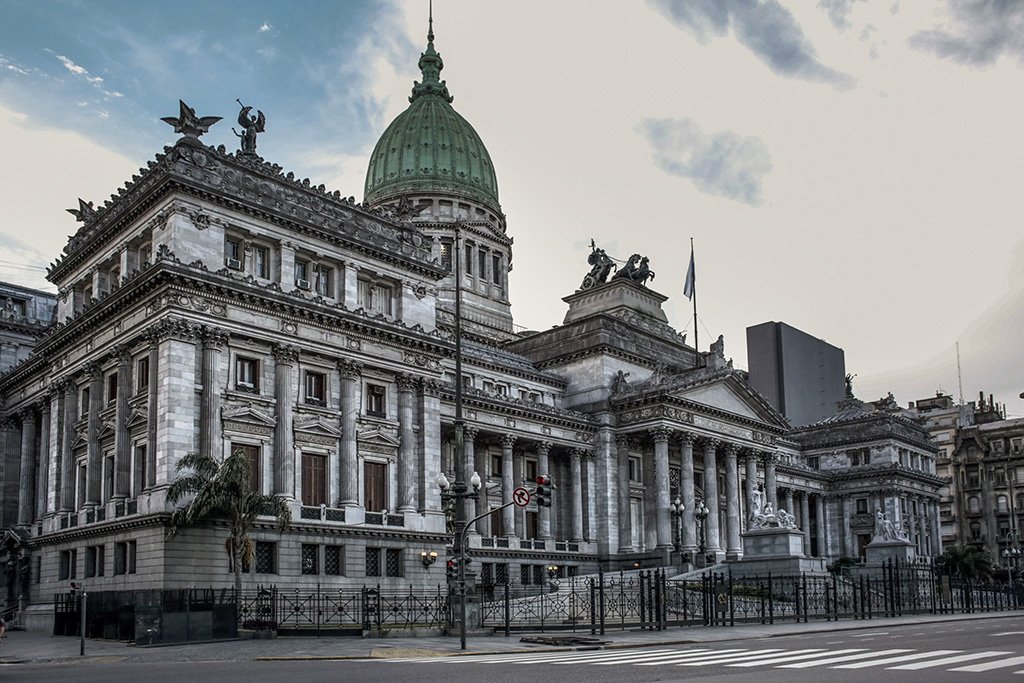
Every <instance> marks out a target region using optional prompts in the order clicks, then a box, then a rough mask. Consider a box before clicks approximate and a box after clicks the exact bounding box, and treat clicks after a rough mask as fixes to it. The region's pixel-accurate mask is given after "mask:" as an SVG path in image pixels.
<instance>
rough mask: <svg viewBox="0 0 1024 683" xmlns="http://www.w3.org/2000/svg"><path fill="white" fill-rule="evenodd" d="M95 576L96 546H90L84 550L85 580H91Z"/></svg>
mask: <svg viewBox="0 0 1024 683" xmlns="http://www.w3.org/2000/svg"><path fill="white" fill-rule="evenodd" d="M94 576H96V546H94V545H90V546H87V547H86V548H85V578H87V579H91V578H92V577H94Z"/></svg>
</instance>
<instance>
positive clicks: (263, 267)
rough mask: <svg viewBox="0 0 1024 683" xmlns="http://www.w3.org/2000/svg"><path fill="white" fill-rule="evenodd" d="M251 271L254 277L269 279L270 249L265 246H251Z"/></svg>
mask: <svg viewBox="0 0 1024 683" xmlns="http://www.w3.org/2000/svg"><path fill="white" fill-rule="evenodd" d="M252 272H253V275H255V276H256V277H260V278H263V279H264V280H269V279H270V250H269V249H267V248H266V247H253V248H252Z"/></svg>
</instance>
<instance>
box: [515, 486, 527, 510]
mask: <svg viewBox="0 0 1024 683" xmlns="http://www.w3.org/2000/svg"><path fill="white" fill-rule="evenodd" d="M512 502H513V503H515V504H516V506H518V507H521V508H524V507H526V505H527V504H528V503H529V502H530V492H529V491H527V490H526V489H524V488H523V487H522V486H519V487H517V488H516V489H515V490H514V491H513V492H512Z"/></svg>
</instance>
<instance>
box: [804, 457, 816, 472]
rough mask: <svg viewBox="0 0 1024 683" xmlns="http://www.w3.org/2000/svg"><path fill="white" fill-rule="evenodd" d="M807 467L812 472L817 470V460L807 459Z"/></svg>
mask: <svg viewBox="0 0 1024 683" xmlns="http://www.w3.org/2000/svg"><path fill="white" fill-rule="evenodd" d="M807 466H808V467H810V468H811V469H812V470H816V469H818V466H819V465H818V458H817V457H813V458H807Z"/></svg>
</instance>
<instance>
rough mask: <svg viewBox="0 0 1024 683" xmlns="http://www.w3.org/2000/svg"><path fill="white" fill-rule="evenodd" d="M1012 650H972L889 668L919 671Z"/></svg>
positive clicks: (998, 654)
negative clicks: (966, 652) (963, 653)
mask: <svg viewBox="0 0 1024 683" xmlns="http://www.w3.org/2000/svg"><path fill="white" fill-rule="evenodd" d="M1012 654H1013V653H1012V652H999V651H995V650H993V651H991V652H970V653H968V654H965V655H957V656H955V657H943V658H942V659H936V660H933V661H930V662H914V663H913V664H901V665H900V666H890V667H889V669H896V670H899V671H917V670H918V669H928V668H931V667H933V666H945V665H946V664H958V663H960V662H969V661H971V660H972V659H985V658H986V657H999V656H1000V655H1012Z"/></svg>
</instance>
